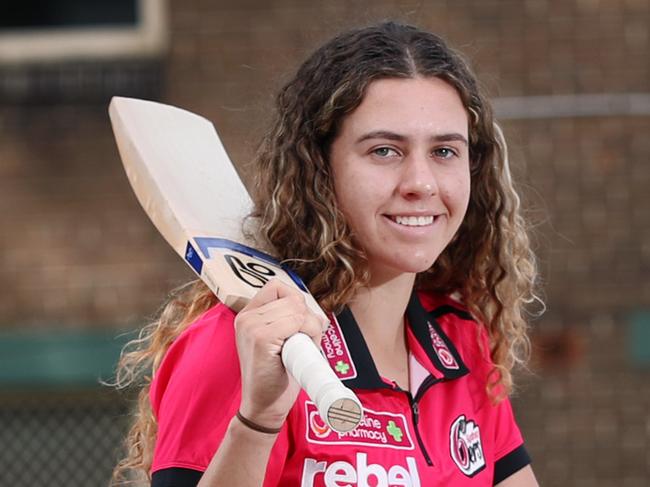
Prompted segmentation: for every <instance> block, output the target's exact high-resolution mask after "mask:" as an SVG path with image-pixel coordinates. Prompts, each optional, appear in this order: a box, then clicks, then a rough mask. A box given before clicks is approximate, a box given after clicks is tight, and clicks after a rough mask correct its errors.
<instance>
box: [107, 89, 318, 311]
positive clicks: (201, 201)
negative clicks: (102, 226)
mask: <svg viewBox="0 0 650 487" xmlns="http://www.w3.org/2000/svg"><path fill="white" fill-rule="evenodd" d="M109 114H110V118H111V122H112V125H113V131H114V133H115V139H116V141H117V145H118V149H119V152H120V156H121V159H122V162H123V165H124V168H125V170H126V173H127V176H128V178H129V182H130V183H131V186H132V187H133V190H134V192H135V194H136V197H137V198H138V201H139V202H140V204H141V205H142V207H143V208H144V210H145V212H146V213H147V215H149V218H150V219H151V221H152V222H153V223H154V225H155V226H156V228H157V229H158V231H159V232H160V233H161V234H162V235H163V237H164V238H165V240H167V242H168V243H169V244H170V245H171V246H172V248H173V249H174V250H175V251H176V253H177V254H179V255H180V256H181V257H183V258H184V259H185V261H186V262H187V263H188V265H190V267H191V268H192V269H193V270H194V271H195V272H196V273H197V274H198V275H199V276H200V277H201V278H202V279H203V280H204V281H205V282H206V283H207V284H208V286H209V287H210V288H211V289H212V291H213V292H214V293H215V294H216V295H217V296H218V297H219V299H220V300H221V301H222V302H223V303H224V304H226V305H227V306H230V307H231V308H233V309H235V310H237V311H238V310H240V309H241V308H242V307H243V306H244V305H245V303H246V302H247V301H248V300H249V299H250V298H251V297H252V296H253V295H254V294H255V293H256V292H257V290H259V288H261V287H262V286H263V285H264V283H266V282H267V281H268V279H270V278H272V277H275V278H278V279H281V280H283V281H284V282H286V283H289V284H294V283H295V282H296V279H294V276H292V275H291V273H290V272H289V271H288V270H287V269H285V268H283V267H282V266H281V265H280V264H279V263H278V262H277V261H275V260H274V259H272V258H271V257H270V256H268V255H267V254H264V253H262V252H258V251H256V250H254V249H252V248H250V247H246V246H244V245H242V244H235V242H243V241H244V237H243V235H242V231H241V224H242V221H243V219H244V218H245V217H246V215H247V214H248V213H249V212H250V209H251V208H252V202H251V199H250V197H249V196H248V192H247V190H246V187H245V186H244V185H243V183H242V182H241V179H240V178H239V175H238V174H237V172H236V171H235V169H234V167H233V165H232V163H231V162H230V159H229V157H228V154H227V153H226V150H225V149H224V147H223V144H222V143H221V141H220V139H219V136H218V134H217V132H216V130H215V128H214V126H213V125H212V123H211V122H209V121H208V120H206V119H205V118H203V117H200V116H198V115H196V114H194V113H191V112H188V111H186V110H182V109H180V108H176V107H172V106H169V105H164V104H160V103H155V102H148V101H144V100H138V99H132V98H121V97H114V98H113V100H112V101H111V104H110V106H109ZM299 287H300V286H299ZM302 290H303V291H304V292H305V293H306V294H307V291H306V288H304V285H303V286H302ZM309 297H311V296H309ZM310 301H313V298H311V299H310ZM311 307H312V308H314V309H316V308H318V306H317V305H316V304H315V302H313V303H311ZM318 309H320V308H318ZM321 313H322V311H321Z"/></svg>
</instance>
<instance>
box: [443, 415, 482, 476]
mask: <svg viewBox="0 0 650 487" xmlns="http://www.w3.org/2000/svg"><path fill="white" fill-rule="evenodd" d="M449 440H450V442H449V449H450V452H451V458H452V459H453V460H454V463H455V464H456V465H457V466H458V468H459V469H460V471H461V472H463V473H464V474H465V475H467V476H468V477H473V476H474V475H476V474H477V473H478V472H480V471H481V470H483V469H484V468H485V457H484V456H483V445H482V444H481V430H480V429H479V427H478V425H477V424H476V423H475V422H474V421H472V420H467V419H466V418H465V415H464V414H463V415H461V416H459V417H458V418H456V420H455V421H454V422H453V424H452V425H451V429H450V432H449Z"/></svg>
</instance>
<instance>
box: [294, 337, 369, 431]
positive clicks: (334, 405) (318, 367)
mask: <svg viewBox="0 0 650 487" xmlns="http://www.w3.org/2000/svg"><path fill="white" fill-rule="evenodd" d="M282 362H283V363H284V366H285V368H286V369H287V371H288V372H289V373H290V374H291V375H292V376H293V378H294V379H296V381H297V382H298V383H299V384H300V386H301V387H302V388H303V389H304V390H305V392H306V393H307V395H308V396H309V398H310V399H311V400H312V401H314V403H316V407H317V408H318V412H319V413H320V416H321V418H322V419H323V420H324V421H325V422H326V423H327V425H328V426H329V427H330V428H332V429H333V430H335V431H338V432H344V431H350V430H351V429H354V428H355V427H356V426H357V425H358V423H359V422H360V421H361V418H362V411H363V408H362V407H361V403H360V402H359V399H358V398H357V396H356V395H355V394H354V392H352V391H351V390H350V389H348V388H347V387H345V386H344V385H343V383H342V382H341V381H340V380H339V378H338V377H337V376H336V374H335V373H334V371H333V370H332V369H331V367H330V365H329V364H328V363H327V361H326V360H325V357H323V355H322V354H321V352H320V350H319V349H318V347H317V346H316V345H315V344H314V342H313V341H312V340H311V338H309V336H307V335H306V334H304V333H296V334H295V335H293V336H291V337H289V338H288V339H287V340H286V341H285V342H284V346H283V347H282ZM342 404H343V405H345V406H342Z"/></svg>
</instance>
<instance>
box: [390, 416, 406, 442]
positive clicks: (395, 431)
mask: <svg viewBox="0 0 650 487" xmlns="http://www.w3.org/2000/svg"><path fill="white" fill-rule="evenodd" d="M386 431H387V432H388V434H389V435H391V436H392V437H393V439H394V440H395V441H402V435H403V434H404V433H402V429H401V428H400V427H399V426H397V425H396V424H395V421H393V420H390V421H389V422H388V428H386Z"/></svg>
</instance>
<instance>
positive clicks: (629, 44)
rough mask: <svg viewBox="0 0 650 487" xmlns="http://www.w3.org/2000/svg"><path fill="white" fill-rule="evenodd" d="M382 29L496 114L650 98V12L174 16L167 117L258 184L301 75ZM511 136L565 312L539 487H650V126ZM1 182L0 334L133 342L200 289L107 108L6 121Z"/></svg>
mask: <svg viewBox="0 0 650 487" xmlns="http://www.w3.org/2000/svg"><path fill="white" fill-rule="evenodd" d="M384 18H398V19H401V20H405V21H408V22H413V23H417V24H418V25H420V26H422V27H426V28H430V29H431V30H433V31H436V32H438V33H440V34H442V35H444V36H446V37H447V38H448V39H449V41H450V42H451V43H452V44H453V45H454V46H457V47H458V48H460V49H461V50H462V51H463V52H465V53H466V55H467V56H468V57H469V58H470V59H471V60H472V62H473V64H474V66H475V67H476V69H477V71H478V72H479V75H480V77H481V79H482V80H483V83H484V85H485V86H486V87H487V88H488V90H489V91H490V92H491V93H492V95H493V96H495V97H529V96H534V95H553V94H590V93H601V94H624V93H646V94H647V93H649V92H650V62H649V61H648V56H649V54H650V49H649V45H650V3H649V2H648V1H647V0H627V1H622V0H621V1H617V2H614V1H602V0H601V1H598V0H573V1H561V0H548V1H544V0H539V1H535V0H528V1H514V0H508V1H489V0H481V1H469V0H466V1H447V2H420V1H389V0H380V1H376V2H347V1H344V0H333V1H330V2H326V3H323V2H301V1H297V0H279V1H276V2H259V1H255V0H246V1H238V2H235V1H221V2H205V1H199V0H192V1H189V0H186V1H180V0H173V1H171V2H170V22H171V46H170V51H169V53H168V56H167V58H166V60H165V69H164V80H163V83H162V85H163V94H164V96H163V99H164V101H166V102H169V103H172V104H176V105H179V106H182V107H185V108H187V109H189V110H192V111H196V112H198V113H201V114H203V115H205V116H206V117H208V118H210V119H211V120H213V121H214V122H215V124H216V125H217V127H218V129H219V132H220V134H221V137H222V140H223V141H224V143H225V145H226V147H227V149H228V151H229V153H230V155H231V156H232V158H233V159H234V160H235V161H237V163H238V164H239V165H240V168H241V169H242V171H243V172H244V173H245V174H246V171H247V169H246V167H245V164H246V162H247V161H248V159H249V158H250V156H251V154H252V152H253V147H254V145H255V143H256V141H257V139H258V137H259V135H260V133H261V131H262V130H263V127H264V125H265V121H266V120H267V117H268V108H269V107H270V105H271V100H272V94H273V93H274V91H275V90H276V89H277V87H278V86H280V84H281V83H282V81H283V80H284V79H286V77H287V76H288V73H289V72H290V71H291V70H292V69H294V68H295V67H296V66H297V63H298V62H299V60H300V59H302V58H303V57H304V56H305V55H306V54H307V53H308V52H310V50H311V49H312V48H313V47H315V46H316V45H318V44H319V43H320V42H321V41H323V40H324V39H327V38H328V37H329V36H330V35H331V34H333V33H334V32H336V31H338V30H339V29H342V28H345V27H350V26H353V25H357V24H363V23H368V22H372V21H375V20H380V19H384ZM504 126H505V130H506V134H507V136H508V137H509V141H510V146H511V151H512V160H513V164H514V165H515V166H516V169H515V171H516V173H517V174H518V175H519V177H520V180H522V182H523V183H524V188H525V200H526V202H527V204H528V206H529V208H530V210H529V212H530V215H531V217H532V219H533V221H534V222H535V223H536V227H535V237H534V240H535V242H536V248H537V250H538V252H539V256H540V268H541V271H542V274H543V278H544V284H545V300H546V302H547V305H548V313H547V314H546V315H545V316H544V317H542V318H541V319H538V320H536V321H535V322H534V323H533V331H534V337H535V344H536V355H535V361H534V362H533V372H534V374H533V375H530V374H529V375H525V376H522V387H521V388H520V391H519V395H518V396H517V397H516V399H515V402H516V405H517V408H518V409H517V410H518V416H519V418H520V422H521V424H522V427H523V429H524V433H525V434H526V436H527V438H528V444H529V446H530V449H531V451H532V453H533V455H534V458H535V469H536V471H537V473H538V476H539V478H540V479H541V480H542V481H543V483H544V484H545V485H576V486H579V485H585V486H586V485H589V486H610V485H611V486H620V485H625V486H630V487H631V486H637V485H638V486H641V485H646V482H647V480H645V479H647V478H648V477H650V457H649V456H648V454H647V451H648V450H649V448H648V446H649V443H650V413H649V412H648V411H650V393H649V392H648V391H649V389H650V388H648V386H647V382H648V375H649V374H648V368H647V367H646V368H642V367H638V366H635V365H634V364H633V363H632V360H631V359H630V357H629V353H628V351H627V350H628V349H627V347H628V341H627V340H628V338H629V337H628V330H629V327H628V322H629V317H630V315H631V314H632V313H634V312H636V311H638V310H643V309H648V308H650V281H649V280H648V279H647V275H648V272H649V271H650V244H649V243H648V242H650V230H649V228H650V227H649V226H648V223H649V222H650V200H649V198H648V196H647V187H648V183H649V182H650V166H649V165H648V157H649V155H650V143H649V142H648V140H650V139H649V138H648V136H647V134H648V133H649V132H650V117H649V116H648V115H647V112H646V114H645V115H637V116H623V115H617V114H615V113H614V114H612V115H609V116H598V117H566V116H564V117H562V118H554V117H546V118H539V119H529V120H520V119H510V120H505V121H504ZM0 181H2V182H1V183H0V185H1V186H0V187H1V188H2V191H0V229H1V231H0V289H2V291H3V292H2V293H1V294H0V325H1V326H4V327H21V328H30V327H31V328H37V327H46V326H48V327H52V326H54V327H87V328H100V327H107V326H109V327H114V328H116V329H122V328H128V327H133V326H136V325H137V324H139V323H141V321H142V319H143V317H145V316H148V315H151V314H152V313H153V312H154V311H155V309H156V308H157V306H158V305H159V304H160V302H161V300H162V298H163V296H164V294H165V292H166V291H168V290H169V289H170V288H171V287H172V286H173V285H175V284H180V283H182V282H184V281H185V280H187V279H188V278H190V277H191V275H190V273H189V272H188V271H187V270H186V269H185V267H184V265H183V264H182V263H181V262H179V261H178V259H177V257H176V256H175V255H174V254H173V252H172V251H171V250H170V249H168V248H167V246H166V244H165V243H164V242H163V241H162V239H161V238H160V237H159V236H158V235H157V233H156V231H155V230H154V229H153V227H152V225H151V224H150V223H149V222H148V221H147V219H146V217H145V216H144V214H143V212H142V211H141V209H140V208H139V205H138V203H137V201H136V200H135V197H134V196H133V195H132V194H131V191H130V189H129V186H128V183H127V181H126V178H125V177H124V175H123V171H122V168H121V165H120V163H119V160H118V156H117V151H116V149H115V147H114V143H113V140H112V135H111V132H110V127H109V124H108V118H107V115H106V107H105V106H101V105H92V104H85V105H70V104H66V105H63V104H61V105H48V106H16V105H11V104H6V105H3V106H0ZM649 346H650V345H649Z"/></svg>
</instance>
